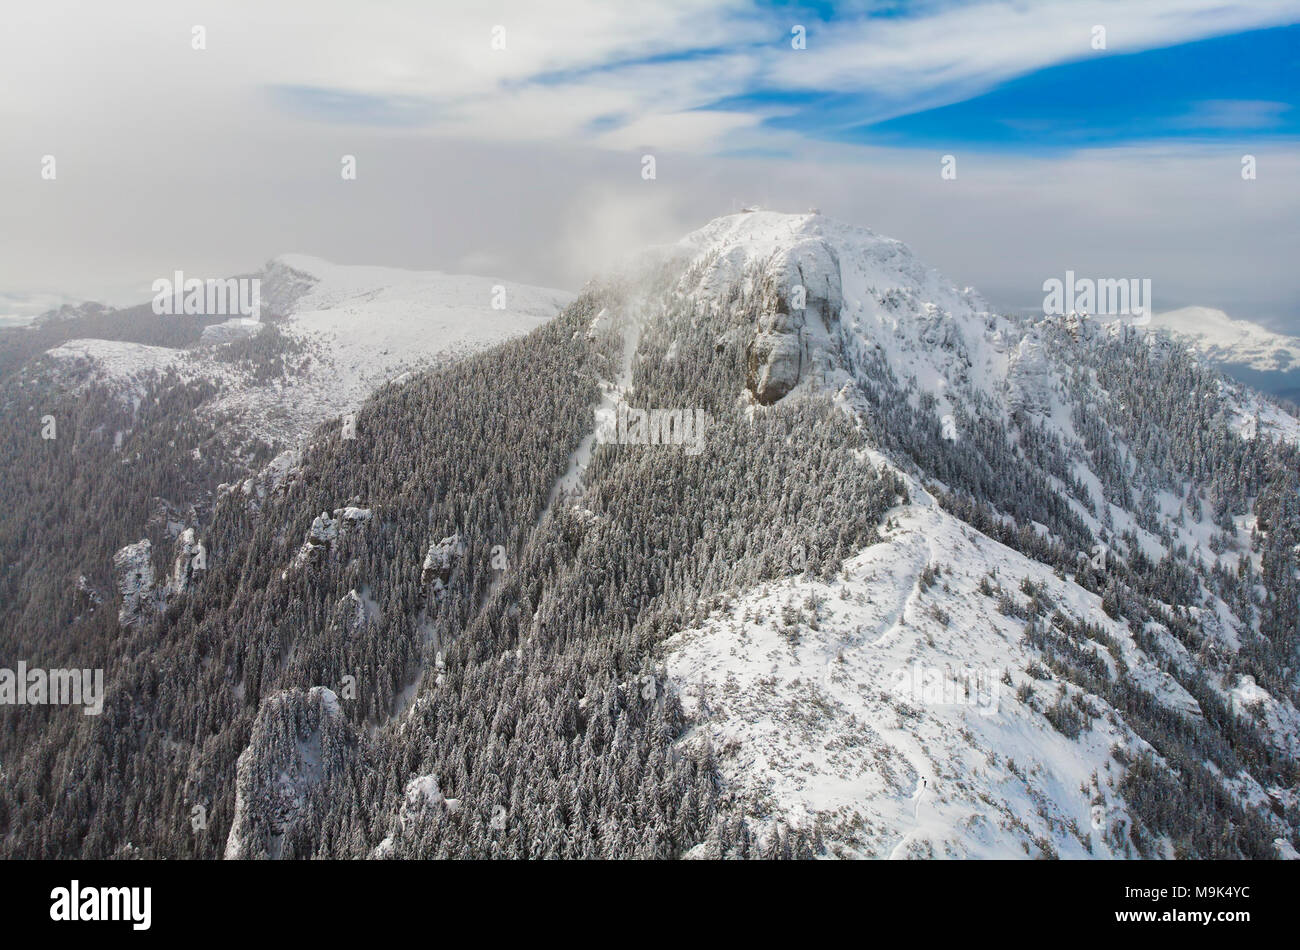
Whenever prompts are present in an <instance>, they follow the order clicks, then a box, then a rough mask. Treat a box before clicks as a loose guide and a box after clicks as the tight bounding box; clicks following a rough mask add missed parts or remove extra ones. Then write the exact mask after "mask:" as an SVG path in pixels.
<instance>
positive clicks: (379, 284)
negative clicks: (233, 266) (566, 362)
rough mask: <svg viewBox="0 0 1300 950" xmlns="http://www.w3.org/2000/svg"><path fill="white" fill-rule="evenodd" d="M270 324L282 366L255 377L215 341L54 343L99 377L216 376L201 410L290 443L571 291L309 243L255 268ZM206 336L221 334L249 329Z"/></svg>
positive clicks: (505, 332)
mask: <svg viewBox="0 0 1300 950" xmlns="http://www.w3.org/2000/svg"><path fill="white" fill-rule="evenodd" d="M259 276H260V279H261V280H262V297H263V301H264V302H265V303H266V309H267V310H269V311H270V312H271V313H276V314H284V316H285V318H284V319H283V320H282V321H278V322H277V323H275V324H274V325H275V326H276V327H277V328H278V329H279V330H280V332H281V333H282V334H283V335H284V336H285V337H286V338H287V341H288V344H289V350H290V352H289V354H288V355H287V356H286V360H285V362H286V366H287V371H286V373H285V374H284V375H283V376H278V377H276V378H273V379H270V380H269V381H259V380H257V379H255V378H254V377H253V374H252V372H251V371H250V370H249V369H248V368H246V367H244V366H242V365H241V364H240V363H239V362H237V361H231V360H228V359H223V358H222V356H223V351H222V350H221V349H220V348H219V347H215V346H213V345H200V346H196V347H191V348H187V349H183V350H181V349H170V348H166V347H156V346H142V345H139V344H130V343H118V342H113V341H107V340H73V341H70V342H68V343H66V344H64V345H62V346H60V347H57V348H55V349H54V350H51V351H50V353H49V355H50V356H51V357H53V358H54V359H55V360H58V361H60V362H63V363H77V362H82V363H84V362H85V361H89V362H90V363H92V364H93V366H94V368H95V370H96V372H97V374H98V376H99V377H100V378H102V379H107V380H110V381H114V382H118V383H120V384H122V388H123V392H124V394H126V393H131V394H135V393H137V392H138V389H139V385H140V381H141V379H142V378H143V377H144V376H146V375H147V374H149V373H150V372H158V373H163V372H166V371H167V370H174V371H175V372H176V373H177V374H178V375H179V376H180V378H182V379H186V380H200V379H202V380H211V381H213V382H215V383H216V384H217V385H218V386H219V388H220V393H219V394H218V395H217V397H215V398H214V399H212V400H210V401H209V402H208V403H206V404H205V405H204V406H203V407H202V408H201V409H200V412H201V413H204V414H207V415H209V416H212V417H217V416H221V417H223V418H232V417H233V419H235V420H236V422H237V425H239V427H240V428H242V429H243V430H244V431H246V432H247V433H249V434H252V435H256V436H259V437H261V438H264V439H266V440H268V441H279V442H281V443H284V444H290V445H291V444H293V443H296V442H297V441H298V440H300V439H301V438H302V436H303V435H305V434H306V432H307V431H308V430H310V429H311V427H312V426H314V425H316V424H317V423H318V422H320V421H321V420H323V419H326V418H329V417H331V416H335V415H338V414H341V413H344V412H347V411H350V410H353V409H356V408H357V407H358V406H359V405H360V404H361V402H362V401H363V400H364V399H365V398H366V397H367V396H368V395H369V394H370V393H371V392H373V391H374V390H375V388H376V387H378V386H380V385H382V384H383V383H385V382H387V381H390V380H393V379H395V378H398V377H400V376H401V375H402V374H403V373H406V372H409V371H412V370H416V369H420V368H424V367H429V366H432V365H435V364H437V363H439V362H442V361H446V360H452V359H457V358H459V357H462V356H465V355H467V354H469V353H472V352H475V351H477V350H480V349H482V348H484V347H487V346H491V345H493V344H496V343H499V342H502V341H503V340H507V339H510V338H512V337H515V336H519V335H521V334H524V333H527V332H528V331H529V330H532V329H533V328H534V327H536V326H538V325H539V324H541V323H543V322H545V321H546V320H548V319H550V318H551V317H553V316H554V315H555V314H556V313H557V312H558V311H559V309H560V308H561V307H562V306H564V305H565V304H566V303H567V302H568V301H569V300H570V299H571V297H572V295H571V294H569V293H567V292H564V291H559V290H547V289H544V288H540V287H532V286H528V285H524V284H515V283H508V282H504V281H496V280H492V279H489V278H484V277H468V276H457V275H451V274H442V273H438V272H433V271H430V272H422V271H404V270H398V269H395V268H387V267H368V266H347V265H337V264H331V263H329V262H326V261H323V260H320V259H318V258H313V257H307V256H304V255H296V254H293V255H285V256H282V257H279V258H276V259H275V260H273V261H271V262H270V263H269V264H268V265H267V266H266V268H265V269H264V271H263V272H262V273H261V274H260V275H259ZM220 326H222V325H218V327H210V328H209V332H207V333H206V336H207V337H208V339H209V340H212V341H214V342H215V343H218V344H219V343H224V342H228V341H229V340H232V339H238V338H240V337H243V336H246V334H242V333H219V332H217V330H218V329H219V328H220Z"/></svg>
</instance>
